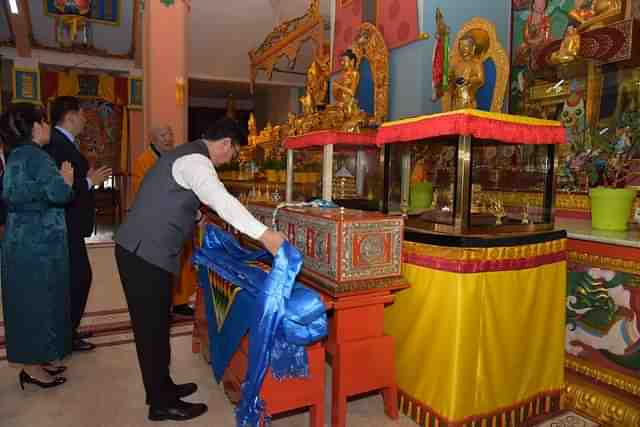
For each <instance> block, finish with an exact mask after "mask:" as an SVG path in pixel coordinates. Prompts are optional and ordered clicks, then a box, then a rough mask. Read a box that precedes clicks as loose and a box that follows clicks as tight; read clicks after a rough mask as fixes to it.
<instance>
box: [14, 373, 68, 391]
mask: <svg viewBox="0 0 640 427" xmlns="http://www.w3.org/2000/svg"><path fill="white" fill-rule="evenodd" d="M18 378H19V379H20V388H21V389H23V390H24V383H27V384H34V385H37V386H38V387H40V388H51V387H57V386H59V385H62V384H64V383H66V382H67V379H66V378H65V377H55V378H54V379H53V380H51V381H49V382H44V381H40V380H39V379H37V378H33V377H32V376H31V375H29V374H27V373H26V372H25V371H24V370H22V371H20V376H19V377H18Z"/></svg>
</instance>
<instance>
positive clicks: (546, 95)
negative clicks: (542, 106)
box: [529, 81, 570, 102]
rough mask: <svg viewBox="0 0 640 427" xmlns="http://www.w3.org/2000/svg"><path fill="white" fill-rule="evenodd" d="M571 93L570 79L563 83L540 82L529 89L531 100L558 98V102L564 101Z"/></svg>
mask: <svg viewBox="0 0 640 427" xmlns="http://www.w3.org/2000/svg"><path fill="white" fill-rule="evenodd" d="M569 93H570V90H569V81H565V82H563V83H562V84H561V85H558V84H557V83H549V84H539V85H534V86H531V88H530V89H529V100H530V101H538V100H557V102H562V101H563V100H564V98H565V97H567V96H568V95H569Z"/></svg>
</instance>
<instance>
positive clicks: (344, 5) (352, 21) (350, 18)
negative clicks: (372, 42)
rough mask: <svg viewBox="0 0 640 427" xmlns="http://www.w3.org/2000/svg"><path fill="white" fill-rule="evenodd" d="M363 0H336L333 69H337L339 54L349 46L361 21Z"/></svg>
mask: <svg viewBox="0 0 640 427" xmlns="http://www.w3.org/2000/svg"><path fill="white" fill-rule="evenodd" d="M362 1H363V0H336V24H335V32H334V38H333V71H337V70H339V69H340V68H341V67H340V55H342V53H343V52H344V51H345V50H346V49H349V48H350V47H351V43H353V39H354V38H355V37H356V31H358V27H359V26H360V23H362Z"/></svg>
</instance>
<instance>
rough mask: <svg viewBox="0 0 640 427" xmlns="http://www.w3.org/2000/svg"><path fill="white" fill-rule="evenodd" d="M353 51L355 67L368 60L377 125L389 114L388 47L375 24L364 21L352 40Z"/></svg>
mask: <svg viewBox="0 0 640 427" xmlns="http://www.w3.org/2000/svg"><path fill="white" fill-rule="evenodd" d="M353 52H354V53H355V54H356V56H357V57H358V64H357V68H356V69H358V68H359V67H360V63H361V62H362V60H363V59H365V58H366V59H367V61H369V65H370V66H371V75H372V76H373V84H374V104H373V105H374V110H375V112H374V118H375V122H376V124H378V125H381V124H382V123H383V122H384V121H386V120H387V116H388V115H389V49H387V45H386V43H385V42H384V37H383V36H382V33H380V31H379V30H378V28H377V27H376V26H375V25H372V24H370V23H369V22H364V23H362V25H360V28H359V29H358V35H357V36H356V39H355V41H354V42H353Z"/></svg>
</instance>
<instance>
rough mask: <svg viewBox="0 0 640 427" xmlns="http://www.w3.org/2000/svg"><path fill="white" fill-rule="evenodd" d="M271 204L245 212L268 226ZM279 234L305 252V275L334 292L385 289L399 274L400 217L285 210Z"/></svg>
mask: <svg viewBox="0 0 640 427" xmlns="http://www.w3.org/2000/svg"><path fill="white" fill-rule="evenodd" d="M274 208H275V207H274V206H273V205H267V204H257V203H256V204H250V205H249V210H250V211H251V213H253V215H255V217H256V218H258V219H259V220H260V221H262V222H263V223H265V224H267V225H270V224H271V223H272V217H273V210H274ZM276 222H277V225H278V230H279V231H280V232H282V233H283V234H284V235H286V236H287V238H288V239H289V241H291V242H293V243H294V244H295V246H296V247H297V248H298V249H299V250H300V251H301V252H302V253H303V254H304V256H305V260H304V267H303V271H304V272H305V273H306V274H309V275H311V276H312V277H314V278H315V279H317V281H318V282H319V284H320V285H321V286H322V287H323V288H325V289H326V290H328V291H329V292H330V293H332V294H338V293H343V292H353V291H360V290H366V289H373V288H383V287H388V283H389V280H388V279H390V278H398V277H400V276H401V263H402V239H403V225H404V221H403V218H402V217H400V216H390V215H384V214H381V213H379V212H365V211H359V210H351V209H342V208H340V209H317V208H300V209H298V208H286V209H281V210H280V211H279V212H278V215H277V218H276Z"/></svg>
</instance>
